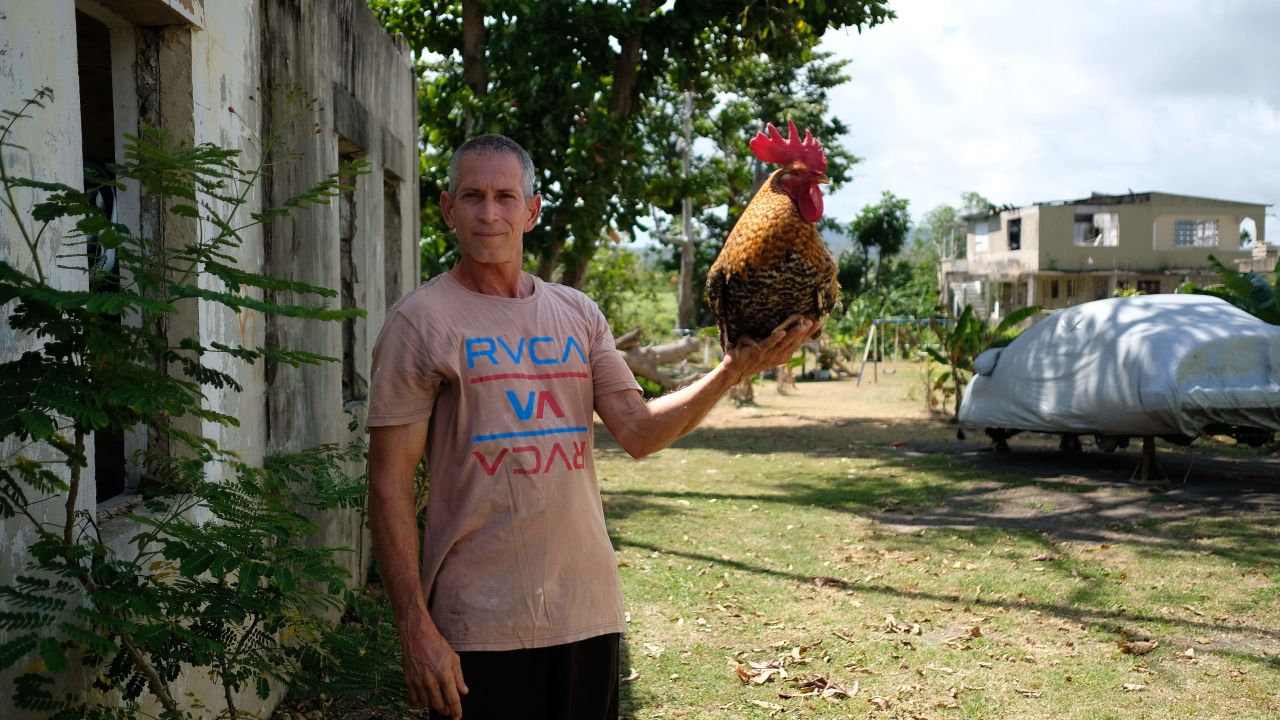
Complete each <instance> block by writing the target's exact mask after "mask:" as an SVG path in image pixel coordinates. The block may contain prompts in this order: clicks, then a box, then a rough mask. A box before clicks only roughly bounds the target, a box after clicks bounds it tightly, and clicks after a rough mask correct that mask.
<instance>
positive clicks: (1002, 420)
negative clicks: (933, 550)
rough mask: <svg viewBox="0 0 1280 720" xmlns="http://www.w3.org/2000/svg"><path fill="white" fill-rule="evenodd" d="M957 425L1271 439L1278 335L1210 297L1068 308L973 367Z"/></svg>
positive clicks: (1277, 392) (1278, 398)
mask: <svg viewBox="0 0 1280 720" xmlns="http://www.w3.org/2000/svg"><path fill="white" fill-rule="evenodd" d="M974 369H975V376H974V378H973V381H972V382H971V383H970V385H969V387H968V391H967V393H966V395H965V396H964V401H963V403H962V404H961V407H960V422H961V424H962V425H966V426H971V427H974V426H976V427H979V428H996V429H1001V430H1008V431H1018V430H1030V431H1037V432H1051V433H1072V434H1082V435H1083V434H1096V435H1110V436H1139V435H1144V436H1151V435H1183V436H1187V437H1195V436H1196V435H1199V434H1201V433H1202V432H1205V431H1206V430H1208V431H1210V432H1221V431H1222V430H1220V429H1217V428H1222V427H1232V428H1253V429H1258V430H1266V431H1273V432H1274V431H1280V327H1278V326H1275V325H1268V324H1267V323H1265V322H1263V321H1261V320H1259V319H1257V318H1255V317H1253V316H1252V315H1249V314H1248V313H1245V312H1244V311H1242V310H1239V309H1237V308H1235V307H1233V306H1231V305H1230V304H1228V303H1226V302H1224V301H1222V300H1219V299H1217V298H1214V297H1209V296H1204V295H1142V296H1137V297H1127V298H1112V299H1108V300H1097V301H1095V302H1090V303H1085V304H1083V305H1077V306H1075V307H1072V308H1068V309H1066V310H1062V311H1059V312H1057V313H1054V314H1053V315H1051V316H1050V317H1048V318H1046V319H1044V320H1042V321H1041V322H1039V323H1037V324H1036V325H1033V326H1032V327H1030V328H1028V329H1027V330H1026V331H1025V332H1023V333H1022V335H1020V336H1019V337H1018V338H1017V339H1016V340H1014V341H1013V342H1012V343H1010V344H1009V346H1008V347H1005V348H1002V349H997V350H988V351H987V352H985V353H983V354H982V355H980V356H979V357H978V358H977V359H975V361H974Z"/></svg>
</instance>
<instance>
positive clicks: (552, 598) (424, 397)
mask: <svg viewBox="0 0 1280 720" xmlns="http://www.w3.org/2000/svg"><path fill="white" fill-rule="evenodd" d="M639 389H640V386H639V385H638V384H637V383H636V381H635V377H634V376H633V375H632V374H631V371H630V370H628V368H627V365H626V363H625V362H624V361H623V359H622V357H621V356H620V355H618V352H617V350H616V349H615V348H614V345H613V336H612V335H611V334H610V332H609V326H608V323H606V322H605V319H604V316H603V315H602V314H601V313H600V310H599V308H597V307H596V305H595V303H593V302H592V301H591V300H590V299H589V298H588V297H587V296H585V295H583V294H582V293H580V292H578V291H577V290H573V289H571V288H567V287H563V286H560V285H555V284H552V283H545V282H543V281H542V280H540V279H537V278H534V289H533V293H532V294H531V295H529V297H525V298H504V297H497V296H492V295H484V294H481V293H477V292H472V291H471V290H468V289H466V288H464V287H463V286H462V285H461V284H460V283H459V282H458V281H457V280H456V279H454V278H453V276H452V275H451V274H450V273H442V274H440V275H438V276H436V277H434V278H432V279H431V281H430V282H428V283H427V284H425V285H423V286H422V287H420V288H418V289H417V290H415V291H413V292H411V293H409V294H408V295H406V296H405V297H404V298H403V299H401V300H400V302H398V303H396V305H395V306H394V307H393V308H392V309H391V310H390V312H389V314H388V317H387V322H386V325H384V326H383V328H382V333H381V335H380V336H379V337H378V342H377V344H376V345H375V346H374V349H373V379H372V382H371V383H370V391H369V396H370V397H369V419H368V424H369V426H370V427H376V426H380V425H402V424H407V423H412V422H417V421H420V420H423V419H426V418H430V424H429V427H428V439H427V448H426V456H427V460H428V467H429V468H430V470H431V488H430V493H429V495H428V499H427V510H426V515H427V519H426V533H425V539H424V542H423V546H422V583H423V590H424V592H425V593H426V596H427V606H428V609H429V610H430V612H431V618H432V620H433V621H434V622H435V624H436V626H437V627H439V629H440V632H441V633H442V634H443V635H444V636H445V638H447V639H448V640H449V642H450V644H451V645H452V646H453V647H454V649H456V650H513V649H518V648H531V647H544V646H547V645H557V644H561V643H568V642H574V641H576V640H582V639H584V638H589V637H593V636H596V635H603V634H605V633H613V632H622V630H623V628H624V623H625V620H624V617H623V612H622V592H621V588H620V585H619V582H618V570H617V561H616V560H615V558H614V554H613V546H612V545H611V544H610V542H609V536H608V533H607V532H606V530H605V524H604V511H603V508H602V507H601V503H600V491H599V488H598V486H597V484H596V472H595V463H594V461H593V459H592V445H593V441H594V429H593V428H594V425H593V422H592V417H593V416H592V413H593V410H594V399H595V396H596V395H602V394H605V393H610V392H615V391H618V390H636V391H638V390H639Z"/></svg>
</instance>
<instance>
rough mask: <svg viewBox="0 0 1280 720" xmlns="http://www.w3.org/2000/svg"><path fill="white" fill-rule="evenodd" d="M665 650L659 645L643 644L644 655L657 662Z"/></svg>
mask: <svg viewBox="0 0 1280 720" xmlns="http://www.w3.org/2000/svg"><path fill="white" fill-rule="evenodd" d="M665 649H666V648H664V647H662V646H661V645H655V644H653V643H645V644H644V654H645V655H648V656H649V657H651V658H653V659H654V660H657V659H658V658H660V657H662V652H663V651H664V650H665Z"/></svg>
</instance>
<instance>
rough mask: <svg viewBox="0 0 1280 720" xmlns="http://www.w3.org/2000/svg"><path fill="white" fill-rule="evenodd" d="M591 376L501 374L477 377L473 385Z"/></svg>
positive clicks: (574, 374)
mask: <svg viewBox="0 0 1280 720" xmlns="http://www.w3.org/2000/svg"><path fill="white" fill-rule="evenodd" d="M589 377H591V376H590V375H588V374H586V373H584V372H561V373H544V374H541V375H539V374H534V373H499V374H497V375H477V376H476V377H473V378H471V383H472V384H473V385H474V384H475V383H482V382H491V381H493V380H557V379H559V378H589Z"/></svg>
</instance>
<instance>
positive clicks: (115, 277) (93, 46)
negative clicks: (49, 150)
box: [76, 11, 128, 502]
mask: <svg viewBox="0 0 1280 720" xmlns="http://www.w3.org/2000/svg"><path fill="white" fill-rule="evenodd" d="M76 60H77V67H78V72H79V81H80V138H81V151H82V155H83V157H84V189H85V193H86V194H87V195H88V199H89V202H90V203H91V204H92V205H93V206H94V207H96V208H98V209H99V210H101V211H102V213H103V214H104V215H106V216H107V217H109V218H111V219H112V220H118V218H117V215H116V194H115V190H114V188H112V186H111V185H110V184H109V182H108V181H109V180H111V177H112V176H111V173H110V171H109V170H108V169H107V168H108V165H109V164H110V163H113V162H115V160H116V157H115V146H116V128H115V106H114V102H113V99H112V98H113V95H112V82H111V31H110V30H109V29H108V28H107V26H106V25H103V24H102V23H100V22H98V21H97V20H94V19H93V18H91V17H89V16H88V15H85V14H84V13H81V12H79V11H77V12H76ZM85 243H86V244H85V256H86V260H85V262H86V266H87V267H86V268H85V269H86V271H87V272H88V275H89V283H88V284H89V289H90V290H91V291H94V292H116V291H118V290H119V289H120V276H119V270H118V269H117V265H116V251H115V250H105V249H103V248H101V246H99V245H98V243H97V240H96V238H95V237H93V236H90V237H87V238H85ZM105 317H107V318H110V319H114V320H115V321H116V322H120V316H119V315H118V314H109V315H105ZM93 448H94V449H93V462H94V483H95V486H96V487H97V501H98V502H102V501H104V500H108V499H110V498H113V497H116V496H117V495H121V494H123V493H124V491H125V486H126V480H127V478H128V466H127V464H126V462H125V447H124V432H123V431H122V430H120V429H118V428H109V429H105V430H99V431H98V432H96V433H94V437H93Z"/></svg>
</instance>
